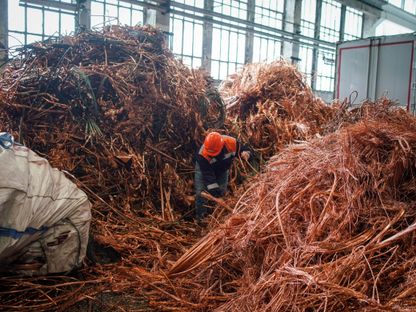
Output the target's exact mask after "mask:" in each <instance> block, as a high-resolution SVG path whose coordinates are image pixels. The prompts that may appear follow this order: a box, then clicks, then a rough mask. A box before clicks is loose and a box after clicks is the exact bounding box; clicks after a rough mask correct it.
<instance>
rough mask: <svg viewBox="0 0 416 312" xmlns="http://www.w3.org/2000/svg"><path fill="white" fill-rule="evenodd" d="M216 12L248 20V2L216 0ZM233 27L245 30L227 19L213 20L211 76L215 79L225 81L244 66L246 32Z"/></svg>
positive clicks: (242, 0)
mask: <svg viewBox="0 0 416 312" xmlns="http://www.w3.org/2000/svg"><path fill="white" fill-rule="evenodd" d="M214 12H217V13H221V14H224V15H228V16H231V17H235V18H239V19H243V20H246V19H247V1H246V0H214ZM223 23H226V24H227V25H224V24H223ZM232 25H236V26H240V27H244V28H245V25H244V24H242V23H238V22H235V21H230V20H228V19H226V18H217V17H215V18H214V20H213V31H212V38H213V40H212V55H211V75H212V77H213V78H214V79H221V80H222V79H225V78H226V77H227V76H228V75H229V74H232V73H234V72H235V71H237V70H238V69H239V68H240V67H242V66H243V65H244V56H245V44H246V31H244V30H240V29H238V28H235V27H233V26H232Z"/></svg>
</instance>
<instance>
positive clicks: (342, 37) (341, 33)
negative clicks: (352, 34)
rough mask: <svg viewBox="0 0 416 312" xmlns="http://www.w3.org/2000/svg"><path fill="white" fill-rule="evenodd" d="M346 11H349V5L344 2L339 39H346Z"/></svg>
mask: <svg viewBox="0 0 416 312" xmlns="http://www.w3.org/2000/svg"><path fill="white" fill-rule="evenodd" d="M346 13H347V6H346V5H345V4H343V5H341V20H340V24H339V41H344V34H345V15H346Z"/></svg>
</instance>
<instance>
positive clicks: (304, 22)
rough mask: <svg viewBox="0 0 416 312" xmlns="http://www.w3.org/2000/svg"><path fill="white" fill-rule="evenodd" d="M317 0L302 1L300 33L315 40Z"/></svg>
mask: <svg viewBox="0 0 416 312" xmlns="http://www.w3.org/2000/svg"><path fill="white" fill-rule="evenodd" d="M315 13H316V0H311V1H302V15H301V22H300V32H301V34H302V35H304V36H308V37H311V38H313V37H314V35H315Z"/></svg>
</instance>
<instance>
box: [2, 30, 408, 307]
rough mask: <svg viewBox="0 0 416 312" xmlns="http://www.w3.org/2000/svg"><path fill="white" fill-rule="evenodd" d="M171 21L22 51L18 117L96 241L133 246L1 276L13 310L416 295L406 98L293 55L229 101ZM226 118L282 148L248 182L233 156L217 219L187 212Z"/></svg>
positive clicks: (356, 302) (271, 151)
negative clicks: (316, 80)
mask: <svg viewBox="0 0 416 312" xmlns="http://www.w3.org/2000/svg"><path fill="white" fill-rule="evenodd" d="M163 36H164V35H163V34H162V33H161V32H159V31H157V30H155V29H153V28H150V27H118V26H116V27H111V28H106V29H105V30H104V31H102V32H89V33H83V34H80V35H77V36H74V37H64V38H62V39H60V40H58V41H54V42H43V43H37V44H34V45H31V46H29V47H28V48H27V49H25V50H24V51H22V54H21V55H20V57H18V58H16V59H14V60H13V61H12V62H11V63H10V64H9V65H8V67H7V68H6V71H5V72H4V74H3V76H2V78H1V79H0V118H1V121H2V125H3V128H2V130H3V131H10V132H11V133H13V134H14V136H15V137H16V139H17V141H19V142H21V143H24V144H25V145H27V146H28V147H30V148H31V149H33V150H34V151H35V152H37V153H39V154H40V155H41V156H43V157H45V158H47V159H48V160H49V161H50V162H51V164H52V166H54V167H57V168H59V169H61V170H65V171H66V172H67V173H68V176H69V177H71V179H72V180H73V181H74V182H75V183H77V185H78V186H79V187H80V188H81V189H83V190H84V191H85V192H86V193H87V194H88V196H89V198H90V200H91V201H92V203H93V221H92V227H93V232H94V234H95V239H96V241H97V242H98V243H100V244H101V245H103V246H111V247H112V248H114V249H115V250H116V251H118V252H119V253H120V255H121V259H120V261H118V262H117V263H111V264H94V265H89V266H86V267H85V268H84V269H82V270H81V271H79V272H78V274H79V275H78V276H59V277H58V276H50V277H41V278H36V277H35V278H24V279H21V278H19V277H15V276H11V277H1V278H0V280H1V283H0V284H1V286H0V298H1V300H0V310H7V311H20V310H21V309H22V307H25V308H28V309H32V310H37V311H49V310H51V309H60V310H65V309H67V308H68V307H70V306H71V305H74V304H75V303H77V302H79V301H83V300H86V299H89V300H95V301H96V302H99V304H100V305H101V308H104V307H106V308H108V309H118V308H119V309H124V310H145V311H149V310H156V311H174V310H177V311H212V310H215V309H217V310H218V311H237V310H238V311H285V310H299V311H312V310H326V311H340V310H354V311H355V310H360V309H361V310H363V311H364V310H368V311H370V310H374V311H379V310H405V309H408V310H409V311H410V310H414V309H415V307H416V302H415V300H414V297H415V295H416V284H415V280H416V279H415V276H416V273H415V263H416V260H415V259H416V255H415V250H416V249H415V248H414V247H415V243H414V239H413V233H414V232H413V230H414V229H415V227H416V226H415V225H414V222H415V220H416V217H415V216H416V215H415V212H414V211H415V202H416V201H415V200H416V198H415V196H414V190H415V189H416V179H415V170H416V169H415V162H416V150H415V146H416V136H415V133H416V121H415V118H414V117H412V116H410V115H409V114H407V113H406V112H404V111H402V110H400V109H395V108H393V107H392V105H391V102H390V101H388V100H383V101H380V102H377V103H366V104H365V105H364V106H362V108H360V109H356V110H353V111H349V110H347V109H346V107H345V106H340V107H335V106H333V107H328V106H326V105H325V104H324V103H323V102H322V101H321V100H320V99H318V98H316V97H315V96H314V95H313V93H312V91H311V89H310V87H308V86H307V85H306V84H305V82H304V78H303V77H302V76H301V74H300V73H299V72H298V71H297V70H296V68H295V67H293V66H291V65H288V64H287V63H284V62H282V61H279V62H273V63H271V64H253V65H248V66H246V67H245V68H243V69H242V71H240V72H239V73H237V74H235V75H233V76H232V77H230V78H229V79H228V80H227V81H225V82H224V83H223V85H222V86H221V88H220V90H221V93H222V96H223V97H224V100H225V103H226V116H224V110H223V107H222V100H221V98H220V97H219V96H218V93H217V92H216V90H215V89H214V88H213V86H212V84H211V83H210V82H209V80H208V79H207V77H206V75H205V74H204V73H203V72H201V71H195V70H190V69H188V68H187V67H186V66H184V65H183V64H182V63H181V62H179V61H177V60H176V59H175V58H174V56H173V55H172V53H171V52H169V50H168V49H167V48H165V47H164V46H163ZM224 118H225V120H224ZM208 129H218V130H221V131H223V132H224V133H229V134H232V135H236V136H239V138H240V139H241V141H243V142H244V143H249V144H250V145H251V147H252V148H253V150H254V158H255V159H257V160H260V162H259V164H261V165H263V164H264V162H263V160H269V161H268V163H267V164H266V165H265V166H259V167H256V164H254V165H253V163H252V164H250V165H249V164H246V163H243V162H242V161H241V160H238V162H237V163H238V164H239V171H240V173H242V174H245V175H246V176H253V175H254V177H253V178H250V180H249V183H244V184H243V185H242V186H241V187H240V186H237V184H236V182H237V179H236V175H235V173H233V175H232V179H231V181H230V184H231V186H232V188H233V189H234V190H235V191H236V192H234V193H233V194H231V195H229V197H228V198H227V199H226V202H225V203H221V204H222V209H217V212H216V213H215V214H214V218H212V219H211V223H210V226H209V227H208V229H206V228H204V227H201V226H199V225H197V224H195V223H192V222H185V221H184V220H183V216H184V215H186V214H187V213H188V212H190V213H192V212H191V207H192V200H193V198H192V174H193V162H192V160H193V155H194V153H195V151H196V149H197V147H198V146H199V144H200V143H201V142H202V139H203V137H204V134H205V132H206V130H208ZM293 143H296V144H293ZM256 169H257V170H258V172H256ZM224 207H225V208H227V209H224ZM201 237H202V239H201ZM199 239H200V240H199ZM198 240H199V242H198ZM192 245H194V246H193V247H192ZM34 290H36V291H34ZM98 294H101V295H100V296H98ZM102 294H110V295H109V296H110V297H106V298H103V295H102ZM117 294H122V295H121V296H117ZM91 302H92V301H91ZM81 309H83V307H81Z"/></svg>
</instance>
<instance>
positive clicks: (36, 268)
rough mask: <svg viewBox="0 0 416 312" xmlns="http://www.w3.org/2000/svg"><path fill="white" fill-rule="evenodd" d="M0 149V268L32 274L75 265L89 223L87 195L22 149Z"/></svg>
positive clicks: (83, 250) (80, 256) (83, 249)
mask: <svg viewBox="0 0 416 312" xmlns="http://www.w3.org/2000/svg"><path fill="white" fill-rule="evenodd" d="M0 140H1V138H0ZM0 143H1V142H0ZM0 146H1V147H0V268H1V269H3V270H4V269H6V270H8V271H16V272H19V273H23V274H29V275H32V274H47V273H57V272H68V271H70V270H72V269H73V268H75V267H77V266H79V265H80V264H81V263H82V260H83V259H84V257H85V253H86V249H87V243H88V232H89V225H90V220H91V204H90V202H89V201H88V198H87V195H86V194H85V193H84V192H83V191H81V190H80V189H79V188H77V186H76V185H75V184H74V183H72V182H71V181H70V180H69V179H67V178H66V177H65V175H64V174H63V173H62V172H60V171H59V170H57V169H54V168H52V167H51V166H50V165H49V163H48V161H47V160H46V159H44V158H41V157H39V156H38V155H37V154H35V153H34V152H33V151H31V150H30V149H28V148H27V147H24V146H19V145H13V144H12V145H11V146H5V145H3V144H0Z"/></svg>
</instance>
